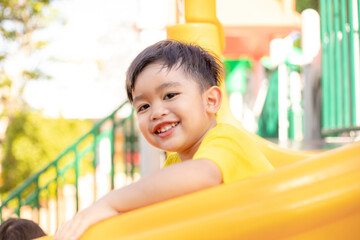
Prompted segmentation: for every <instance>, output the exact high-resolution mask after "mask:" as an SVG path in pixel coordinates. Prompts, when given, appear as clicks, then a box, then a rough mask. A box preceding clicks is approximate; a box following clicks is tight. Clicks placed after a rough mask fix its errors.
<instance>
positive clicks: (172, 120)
mask: <svg viewBox="0 0 360 240" xmlns="http://www.w3.org/2000/svg"><path fill="white" fill-rule="evenodd" d="M133 96H134V101H133V106H134V108H135V111H136V114H137V118H138V124H139V129H140V131H141V133H142V134H143V136H144V137H145V139H146V140H147V141H148V142H149V143H150V144H151V145H153V146H155V147H157V148H160V149H162V150H165V151H170V152H178V154H179V156H180V158H181V159H183V160H186V159H190V158H192V156H193V155H194V154H195V152H196V150H197V149H198V147H199V145H200V143H201V141H202V139H203V137H204V136H205V134H206V133H207V131H209V130H210V129H211V128H212V127H214V126H215V125H216V119H215V114H216V112H217V110H218V108H219V107H220V102H221V91H220V89H219V88H218V87H217V86H213V87H210V88H208V89H207V90H203V91H202V90H201V88H200V85H199V84H198V83H197V82H196V81H195V80H194V79H191V78H190V77H189V76H188V75H187V74H185V73H184V71H183V70H182V69H181V68H173V69H171V70H168V69H166V68H163V67H162V65H161V64H159V63H153V64H150V65H148V66H147V67H146V68H145V69H144V70H143V71H142V72H141V73H140V74H139V75H138V77H137V79H136V83H135V87H134V91H133Z"/></svg>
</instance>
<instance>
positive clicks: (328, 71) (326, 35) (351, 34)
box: [320, 0, 360, 135]
mask: <svg viewBox="0 0 360 240" xmlns="http://www.w3.org/2000/svg"><path fill="white" fill-rule="evenodd" d="M359 8H360V1H359V0H352V1H346V0H320V17H321V41H322V98H323V101H322V102H323V114H322V115H323V117H322V118H323V124H322V125H323V126H322V133H323V134H324V135H328V134H336V133H341V132H347V131H352V130H359V129H360V119H359V118H360V110H359V104H360V103H359V101H360V100H359V97H360V89H359V86H360V82H359V81H360V79H359V34H358V25H359V17H358V16H359V12H360V11H359Z"/></svg>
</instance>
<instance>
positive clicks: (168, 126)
mask: <svg viewBox="0 0 360 240" xmlns="http://www.w3.org/2000/svg"><path fill="white" fill-rule="evenodd" d="M177 125H179V122H176V123H172V124H167V125H164V126H162V127H161V128H160V129H158V130H156V131H155V133H156V134H160V133H164V132H167V131H169V130H170V129H172V128H174V127H176V126H177Z"/></svg>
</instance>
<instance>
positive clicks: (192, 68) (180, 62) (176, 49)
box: [126, 40, 223, 103]
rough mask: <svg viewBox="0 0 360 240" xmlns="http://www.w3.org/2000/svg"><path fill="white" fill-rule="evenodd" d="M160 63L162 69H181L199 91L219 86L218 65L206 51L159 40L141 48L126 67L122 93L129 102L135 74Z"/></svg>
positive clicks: (179, 43) (131, 96) (197, 47)
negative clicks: (198, 87) (124, 91)
mask: <svg viewBox="0 0 360 240" xmlns="http://www.w3.org/2000/svg"><path fill="white" fill-rule="evenodd" d="M153 63H160V64H162V65H163V67H164V68H166V69H168V70H171V69H172V68H173V67H177V68H182V69H183V70H184V73H185V74H189V76H191V77H192V78H193V79H194V80H196V81H197V82H198V83H199V84H200V87H201V89H202V90H205V89H207V88H209V87H211V86H219V85H220V81H221V79H222V77H223V66H222V63H221V61H220V60H219V59H218V58H217V57H216V56H215V55H214V54H212V53H211V52H210V51H207V50H205V49H204V48H202V47H200V46H198V45H196V44H194V43H184V42H180V41H176V40H163V41H160V42H157V43H155V44H153V45H151V46H149V47H147V48H145V49H144V50H143V51H142V52H141V53H139V55H137V57H136V58H135V59H134V60H133V61H132V63H131V64H130V66H129V68H128V71H127V74H126V92H127V96H128V99H129V101H130V102H131V103H132V102H133V91H134V88H135V82H136V79H137V77H138V76H139V74H140V73H141V72H142V71H143V70H144V69H145V68H146V67H147V66H148V65H150V64H153Z"/></svg>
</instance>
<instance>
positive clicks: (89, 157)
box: [0, 102, 137, 227]
mask: <svg viewBox="0 0 360 240" xmlns="http://www.w3.org/2000/svg"><path fill="white" fill-rule="evenodd" d="M126 104H127V102H125V103H123V104H122V105H121V106H119V107H118V108H117V109H116V110H115V111H114V112H113V113H112V114H110V115H109V116H108V117H106V118H104V119H102V120H101V121H100V122H98V123H97V124H95V126H94V127H93V128H92V129H91V130H90V131H89V132H88V133H86V134H85V135H83V136H82V137H80V138H79V139H78V140H77V141H76V142H75V143H74V144H72V145H71V146H70V147H68V148H67V149H66V150H65V151H64V152H62V153H61V154H60V155H59V156H58V157H57V158H56V159H55V160H54V161H52V162H51V163H49V164H48V165H47V166H46V167H44V168H43V169H42V170H40V171H38V172H37V173H35V174H33V175H32V176H30V177H29V178H28V179H26V180H25V181H24V182H23V183H22V184H21V185H19V186H18V187H16V188H15V189H14V190H13V191H11V192H10V193H9V195H8V196H7V198H6V199H4V200H3V201H2V205H1V206H0V220H1V222H3V221H4V220H5V219H6V218H8V217H11V216H14V215H17V216H18V217H20V216H21V213H22V212H21V211H22V209H23V208H24V207H28V209H32V210H36V211H35V212H36V213H35V215H37V216H35V221H37V222H38V223H39V222H40V207H41V205H42V204H43V202H48V201H47V200H49V199H55V202H56V224H55V225H56V227H57V226H58V225H59V221H60V220H59V211H63V210H62V209H60V207H59V194H61V192H62V191H63V187H64V186H65V185H72V186H75V208H76V211H78V210H79V179H80V177H81V176H83V175H84V174H85V173H86V172H89V173H91V175H92V176H93V183H94V184H93V196H94V197H93V199H94V200H96V198H97V190H98V189H97V184H96V181H97V179H96V178H97V174H96V171H97V170H96V169H97V168H98V167H99V162H100V161H102V160H101V158H104V157H102V155H104V146H107V148H105V151H106V152H107V153H106V154H105V155H106V156H108V158H107V159H106V161H110V163H108V165H110V170H109V175H110V176H109V177H110V182H111V183H110V186H111V189H113V188H114V187H115V183H114V182H115V175H116V171H117V170H116V169H115V168H116V164H117V165H119V163H116V162H115V157H116V156H115V154H116V151H115V148H119V146H116V145H119V144H120V145H121V144H122V147H123V148H122V151H123V154H122V156H118V158H120V159H122V160H123V161H122V163H121V164H120V165H123V171H125V175H130V176H134V171H135V161H134V160H135V156H136V141H137V139H136V132H135V128H134V123H133V111H131V113H130V114H128V115H127V116H125V117H123V118H120V119H117V113H118V112H119V111H120V110H122V109H124V108H125V105H126ZM121 130H122V131H121ZM116 137H117V138H119V139H120V140H122V141H121V142H122V143H119V141H116V140H115V138H116ZM104 140H106V141H104ZM55 141H56V140H55ZM102 143H107V144H105V145H104V144H102ZM101 144H102V146H101ZM120 148H121V146H120ZM101 152H102V153H101ZM120 152H121V151H120ZM109 158H110V159H109ZM118 162H119V161H118ZM118 169H121V168H118ZM5 211H6V212H7V214H4V212H5ZM4 215H7V216H4Z"/></svg>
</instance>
